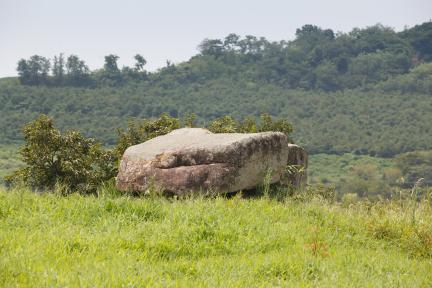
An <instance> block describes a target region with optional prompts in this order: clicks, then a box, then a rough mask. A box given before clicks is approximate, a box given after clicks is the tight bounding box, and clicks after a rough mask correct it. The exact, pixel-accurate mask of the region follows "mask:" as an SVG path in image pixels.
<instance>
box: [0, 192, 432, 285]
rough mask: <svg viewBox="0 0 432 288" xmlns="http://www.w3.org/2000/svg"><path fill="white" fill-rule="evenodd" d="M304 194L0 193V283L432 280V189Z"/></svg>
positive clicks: (375, 282) (381, 282) (372, 282)
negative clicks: (386, 197)
mask: <svg viewBox="0 0 432 288" xmlns="http://www.w3.org/2000/svg"><path fill="white" fill-rule="evenodd" d="M0 189H1V188H0ZM58 190H59V191H60V192H61V188H58ZM59 191H57V192H59ZM297 196H302V197H286V198H284V199H282V200H279V201H276V200H275V199H274V198H272V197H271V196H268V197H259V198H245V197H240V196H235V197H232V198H226V197H217V198H203V197H198V198H196V197H191V198H189V199H182V200H179V199H171V198H161V197H154V196H153V197H152V196H150V197H144V198H133V197H129V196H125V195H119V194H118V193H117V192H116V191H115V189H113V188H111V187H110V185H106V187H104V188H102V189H100V190H99V195H98V196H82V195H78V194H72V195H69V196H59V195H58V193H43V194H37V193H34V192H31V191H29V190H27V189H26V188H16V189H13V190H8V191H6V190H0V228H1V229H0V286H3V287H76V286H80V287H106V286H110V287H268V286H282V287H284V286H285V287H293V286H294V287H430V285H431V284H432V274H431V273H430V271H432V207H431V203H430V196H431V195H425V196H424V199H422V201H421V202H416V201H412V200H404V201H399V202H398V201H391V202H385V201H381V202H377V203H370V202H368V201H360V202H356V203H351V204H350V203H349V202H345V203H339V204H338V203H335V202H333V201H331V200H326V199H324V198H322V197H319V196H316V195H315V196H313V195H312V194H308V195H306V194H305V195H297ZM303 196H305V197H303Z"/></svg>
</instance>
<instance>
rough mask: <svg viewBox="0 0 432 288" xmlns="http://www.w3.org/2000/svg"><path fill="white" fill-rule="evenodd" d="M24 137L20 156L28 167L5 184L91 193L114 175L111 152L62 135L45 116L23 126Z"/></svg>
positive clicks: (88, 141)
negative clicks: (16, 183) (63, 186)
mask: <svg viewBox="0 0 432 288" xmlns="http://www.w3.org/2000/svg"><path fill="white" fill-rule="evenodd" d="M24 138H25V141H26V142H25V144H24V146H23V147H22V148H21V150H20V154H21V156H22V158H23V161H24V163H25V164H26V165H27V166H26V167H24V168H22V169H20V170H18V171H17V172H15V173H14V174H13V175H11V176H9V177H7V181H8V182H12V183H13V182H24V183H25V184H27V185H29V186H30V187H32V188H34V189H41V190H42V189H53V188H54V187H55V185H56V184H62V185H65V186H66V187H67V188H68V189H69V191H70V192H73V191H76V190H78V191H80V192H84V193H94V192H96V189H97V187H98V186H99V185H100V184H101V183H103V181H107V180H109V179H111V178H112V177H114V175H115V171H116V169H115V165H114V164H115V162H114V155H113V154H112V153H111V152H109V151H105V150H104V149H103V148H102V146H101V145H100V144H99V143H97V142H96V141H95V140H93V139H91V138H85V137H84V136H82V135H81V133H79V132H77V131H68V132H66V133H65V134H64V135H62V134H61V133H60V131H58V130H57V129H55V128H54V123H53V120H52V118H49V117H48V116H46V115H41V116H39V118H37V119H36V120H34V121H32V122H30V123H28V124H27V125H26V126H25V127H24ZM65 192H67V190H66V191H65Z"/></svg>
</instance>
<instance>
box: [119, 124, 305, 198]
mask: <svg viewBox="0 0 432 288" xmlns="http://www.w3.org/2000/svg"><path fill="white" fill-rule="evenodd" d="M287 164H289V165H297V166H299V167H300V166H302V167H304V168H303V169H305V168H306V166H307V155H306V151H305V150H304V149H302V148H301V147H299V146H297V145H293V144H288V141H287V137H286V135H285V134H283V133H280V132H262V133H248V134H243V133H220V134H215V133H212V132H210V131H208V130H206V129H201V128H181V129H177V130H174V131H172V132H170V133H168V134H166V135H163V136H159V137H155V138H153V139H151V140H148V141H146V142H144V143H141V144H138V145H134V146H131V147H129V148H127V149H126V151H125V152H124V154H123V157H122V159H121V163H120V167H119V172H118V175H117V178H116V186H117V189H119V190H121V191H135V192H145V191H147V190H148V189H149V188H152V187H157V188H158V189H161V190H162V191H164V192H167V193H173V194H176V195H179V196H183V195H186V194H188V193H190V192H200V191H202V192H203V193H204V192H206V191H212V192H213V193H218V194H225V193H229V192H235V191H240V190H243V191H244V190H248V189H253V188H255V187H257V186H258V185H260V184H262V183H263V181H264V179H265V178H266V175H267V181H269V182H270V183H276V182H278V181H281V179H282V178H284V176H285V175H286V174H285V173H287V169H286V166H287ZM285 178H286V179H288V181H289V182H290V184H292V185H294V186H295V187H296V188H300V187H301V186H303V185H304V184H305V183H306V173H305V171H304V170H302V171H300V170H299V172H298V173H290V175H289V177H288V178H287V177H285Z"/></svg>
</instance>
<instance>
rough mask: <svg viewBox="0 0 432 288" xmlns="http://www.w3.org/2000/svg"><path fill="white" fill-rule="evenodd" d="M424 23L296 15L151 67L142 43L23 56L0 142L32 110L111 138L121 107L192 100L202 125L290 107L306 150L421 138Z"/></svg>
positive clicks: (286, 112)
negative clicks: (95, 57) (92, 60)
mask: <svg viewBox="0 0 432 288" xmlns="http://www.w3.org/2000/svg"><path fill="white" fill-rule="evenodd" d="M431 31H432V25H431V23H424V24H422V25H418V26H415V27H413V28H411V29H407V30H405V31H402V32H395V31H393V30H392V29H390V28H388V27H384V26H382V25H375V26H372V27H367V28H364V29H354V30H353V31H351V32H349V33H336V34H335V33H334V32H333V31H332V30H330V29H321V28H319V27H317V26H313V25H305V26H304V27H302V28H301V29H298V31H297V33H296V38H295V39H294V40H293V41H280V42H270V41H268V40H266V39H264V38H257V37H254V36H246V37H244V38H241V37H240V36H238V35H235V34H230V35H228V36H227V37H225V38H224V39H207V40H204V41H203V42H202V43H201V45H200V46H199V49H200V53H199V54H198V55H196V56H194V57H192V58H191V59H190V60H189V61H187V62H183V63H180V64H177V65H174V64H172V63H168V64H167V66H166V67H164V68H162V69H160V70H159V71H157V72H154V73H149V72H146V71H145V70H144V67H145V64H146V61H145V59H144V58H143V57H142V56H141V55H136V57H135V59H136V65H135V66H134V67H123V68H119V67H118V65H117V60H118V57H117V56H116V55H108V56H106V57H105V65H104V67H103V68H102V69H99V70H96V71H88V68H87V66H86V64H85V63H84V62H83V60H81V59H79V58H78V57H77V56H75V55H71V56H69V57H64V56H63V55H58V56H56V57H55V59H54V60H52V61H51V62H50V61H49V59H47V58H44V57H42V56H37V57H31V58H30V59H27V60H26V59H23V60H21V61H20V67H21V68H19V72H20V80H18V79H14V78H11V79H2V80H1V81H0V102H1V103H2V104H3V105H0V120H1V121H0V142H1V143H8V142H15V141H21V140H22V137H21V135H20V132H19V129H20V128H19V127H21V126H22V125H24V124H25V123H27V122H29V121H30V120H32V119H34V118H35V117H37V116H38V115H39V114H40V113H45V114H49V115H50V116H54V117H55V119H56V121H57V124H58V126H59V128H60V130H63V131H64V130H67V129H71V128H73V129H78V130H80V131H82V132H83V133H84V134H85V135H86V136H91V137H95V138H98V139H101V140H102V141H104V143H105V144H109V145H112V144H114V143H115V142H116V138H117V133H116V130H117V128H125V127H126V123H127V121H128V119H130V118H138V119H139V118H150V117H158V116H159V115H160V114H161V113H163V112H168V114H169V115H170V116H171V117H175V118H178V117H182V116H184V115H186V114H188V113H192V112H194V113H196V114H197V116H198V117H197V122H198V123H200V125H206V124H207V123H208V121H211V120H213V119H215V118H219V117H222V116H224V115H231V116H232V117H233V118H234V119H236V120H237V121H238V120H240V119H244V118H245V117H247V116H249V115H252V116H253V117H255V118H258V117H259V115H260V114H262V113H269V114H270V115H272V116H278V117H281V118H285V119H289V120H290V121H291V122H292V123H293V125H294V126H295V127H296V131H295V132H294V134H293V137H294V138H295V139H296V142H297V143H299V144H301V145H304V146H305V147H306V148H307V149H308V151H309V152H311V153H345V152H355V153H358V154H370V155H379V156H385V157H388V156H393V155H395V154H399V153H402V152H408V151H414V150H425V149H430V148H431V143H432V133H431V130H430V129H431V127H430V126H431V125H430V123H432V101H431V93H432V87H431V85H432V84H431V83H432V81H431V79H432V66H431V65H432V64H431V63H427V62H428V61H430V59H431V55H432V50H431V47H430V33H431ZM51 63H52V65H51ZM32 67H33V68H32ZM50 67H51V68H52V69H51V70H52V71H51V70H50V69H49V68H50ZM62 67H63V68H62ZM23 69H24V70H23ZM26 69H27V70H26ZM31 71H35V72H34V73H33V72H31ZM50 71H51V72H50ZM26 73H27V74H26ZM29 73H30V74H29ZM32 73H33V74H32ZM25 75H27V76H25ZM29 75H30V76H29ZM32 75H33V76H32ZM20 82H21V84H20ZM22 84H25V85H22Z"/></svg>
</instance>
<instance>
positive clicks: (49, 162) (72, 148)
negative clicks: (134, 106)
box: [6, 113, 292, 193]
mask: <svg viewBox="0 0 432 288" xmlns="http://www.w3.org/2000/svg"><path fill="white" fill-rule="evenodd" d="M194 119H195V115H194V114H189V115H187V116H186V117H185V119H183V121H180V120H179V119H178V118H173V117H171V116H169V115H168V114H167V113H163V114H161V115H160V116H159V118H156V119H143V120H140V121H138V120H135V121H130V122H129V124H128V128H127V129H126V130H125V131H122V130H119V139H118V143H117V146H116V147H115V148H114V149H113V150H104V149H103V148H102V146H101V145H100V144H99V143H97V142H96V141H95V140H93V139H92V138H85V137H84V136H83V135H82V134H81V133H79V132H77V131H68V132H66V133H65V134H64V135H62V134H61V133H60V131H59V130H57V129H55V128H54V124H53V119H52V118H50V117H48V116H46V115H41V116H39V118H37V119H36V120H34V121H32V122H30V123H28V124H27V125H26V126H25V127H24V138H25V141H26V143H25V145H24V147H23V148H21V151H20V154H21V156H22V158H23V162H24V163H25V164H26V165H27V166H26V167H24V168H22V169H20V170H18V171H16V172H15V173H14V174H12V175H10V176H8V177H7V179H6V180H7V182H8V183H10V184H12V183H17V182H23V183H24V184H25V185H28V186H30V187H32V188H33V189H54V187H55V186H56V185H57V184H59V185H62V186H64V187H66V188H67V190H68V191H80V192H84V193H94V192H96V189H97V188H98V186H99V185H100V184H102V183H103V182H105V181H107V180H109V179H111V178H113V177H114V176H115V174H116V172H117V165H118V160H119V159H120V158H121V157H122V155H123V153H124V151H125V150H126V148H127V147H129V146H132V145H136V144H139V143H142V142H145V141H147V140H150V139H152V138H154V137H157V136H160V135H164V134H167V133H169V132H171V131H172V130H174V129H178V128H180V127H181V126H182V125H183V126H186V127H193V126H194V123H193V122H194ZM209 127H210V129H212V130H213V131H215V132H217V133H221V132H227V133H231V132H242V133H245V132H257V131H269V130H272V129H274V130H275V131H282V132H284V133H286V134H289V133H290V132H291V131H292V126H291V124H289V123H288V122H287V121H285V120H277V121H274V120H273V119H272V118H271V117H270V116H269V115H266V114H265V115H262V117H261V123H260V124H256V123H255V121H254V120H253V119H252V118H248V119H246V120H245V121H243V122H237V121H235V120H234V119H233V118H231V117H230V116H225V117H223V118H221V119H217V120H215V121H213V122H212V123H211V124H210V126H209Z"/></svg>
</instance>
